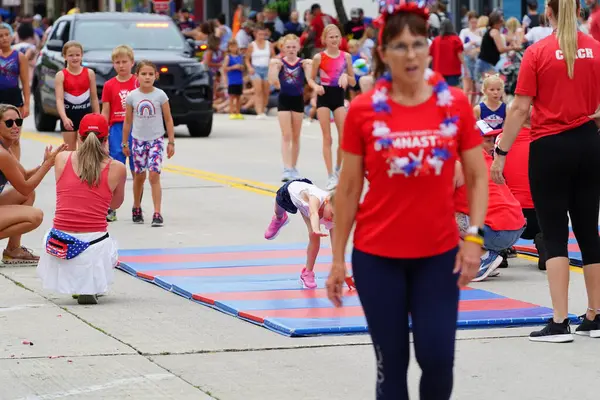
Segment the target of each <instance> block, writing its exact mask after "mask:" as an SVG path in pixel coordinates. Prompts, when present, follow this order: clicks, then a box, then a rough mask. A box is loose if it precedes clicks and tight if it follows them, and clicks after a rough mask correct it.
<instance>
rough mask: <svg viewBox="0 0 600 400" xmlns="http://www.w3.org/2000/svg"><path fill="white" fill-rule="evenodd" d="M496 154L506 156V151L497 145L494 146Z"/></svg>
mask: <svg viewBox="0 0 600 400" xmlns="http://www.w3.org/2000/svg"><path fill="white" fill-rule="evenodd" d="M495 151H496V154H498V155H499V156H506V155H507V154H508V151H504V150H502V149H501V148H500V147H499V146H496V150H495Z"/></svg>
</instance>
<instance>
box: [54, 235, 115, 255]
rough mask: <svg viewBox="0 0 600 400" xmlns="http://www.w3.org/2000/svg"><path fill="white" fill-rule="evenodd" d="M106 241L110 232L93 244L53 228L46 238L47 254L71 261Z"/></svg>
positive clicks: (93, 241) (95, 240)
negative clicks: (89, 248) (93, 246)
mask: <svg viewBox="0 0 600 400" xmlns="http://www.w3.org/2000/svg"><path fill="white" fill-rule="evenodd" d="M105 239H108V232H107V233H106V234H105V235H104V236H102V237H99V238H98V239H94V240H92V241H91V242H84V241H82V240H79V239H77V238H76V237H73V236H71V235H69V234H68V233H64V232H63V231H59V230H58V229H55V228H52V230H51V231H50V233H49V234H48V237H47V238H46V253H48V254H50V255H51V256H54V257H57V258H61V259H63V260H71V259H73V258H75V257H77V256H78V255H80V254H81V253H83V252H84V251H85V250H87V248H88V247H90V246H92V245H94V244H96V243H99V242H101V241H103V240H105Z"/></svg>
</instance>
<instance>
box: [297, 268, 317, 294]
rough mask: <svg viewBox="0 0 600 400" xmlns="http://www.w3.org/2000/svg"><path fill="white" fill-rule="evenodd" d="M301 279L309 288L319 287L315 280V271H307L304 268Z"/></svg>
mask: <svg viewBox="0 0 600 400" xmlns="http://www.w3.org/2000/svg"><path fill="white" fill-rule="evenodd" d="M300 281H301V282H302V285H303V286H304V287H305V288H307V289H314V288H316V287H317V282H315V273H314V272H313V271H307V270H306V268H304V269H303V270H302V273H301V274H300Z"/></svg>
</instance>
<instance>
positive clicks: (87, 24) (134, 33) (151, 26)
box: [74, 20, 185, 50]
mask: <svg viewBox="0 0 600 400" xmlns="http://www.w3.org/2000/svg"><path fill="white" fill-rule="evenodd" d="M74 39H75V40H76V41H78V42H79V43H81V44H82V45H83V48H84V49H85V50H112V49H113V48H115V47H116V46H118V45H120V44H123V43H124V40H125V39H126V42H125V43H127V44H128V45H129V46H131V47H133V49H134V50H183V49H184V46H185V42H184V40H183V38H182V36H181V33H180V32H179V30H178V29H177V27H176V26H175V24H173V23H172V22H156V21H155V22H144V21H123V20H112V21H108V20H105V21H102V20H100V21H90V20H79V21H77V22H76V23H75V33H74Z"/></svg>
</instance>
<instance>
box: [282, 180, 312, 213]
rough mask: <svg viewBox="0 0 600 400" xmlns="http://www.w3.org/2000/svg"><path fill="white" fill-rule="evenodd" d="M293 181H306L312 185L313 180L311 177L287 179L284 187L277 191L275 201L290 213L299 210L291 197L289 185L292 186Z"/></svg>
mask: <svg viewBox="0 0 600 400" xmlns="http://www.w3.org/2000/svg"><path fill="white" fill-rule="evenodd" d="M293 182H306V183H308V184H309V185H312V182H311V181H310V180H309V179H306V178H304V179H294V180H291V181H287V182H286V183H284V184H283V186H282V187H280V188H279V190H278V191H277V195H276V196H275V202H276V203H277V205H278V206H279V207H281V208H283V209H284V210H285V211H287V212H289V213H290V214H296V213H297V212H298V208H297V207H296V206H295V205H294V203H292V199H291V198H290V192H288V186H290V185H291V184H292V183H293Z"/></svg>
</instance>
